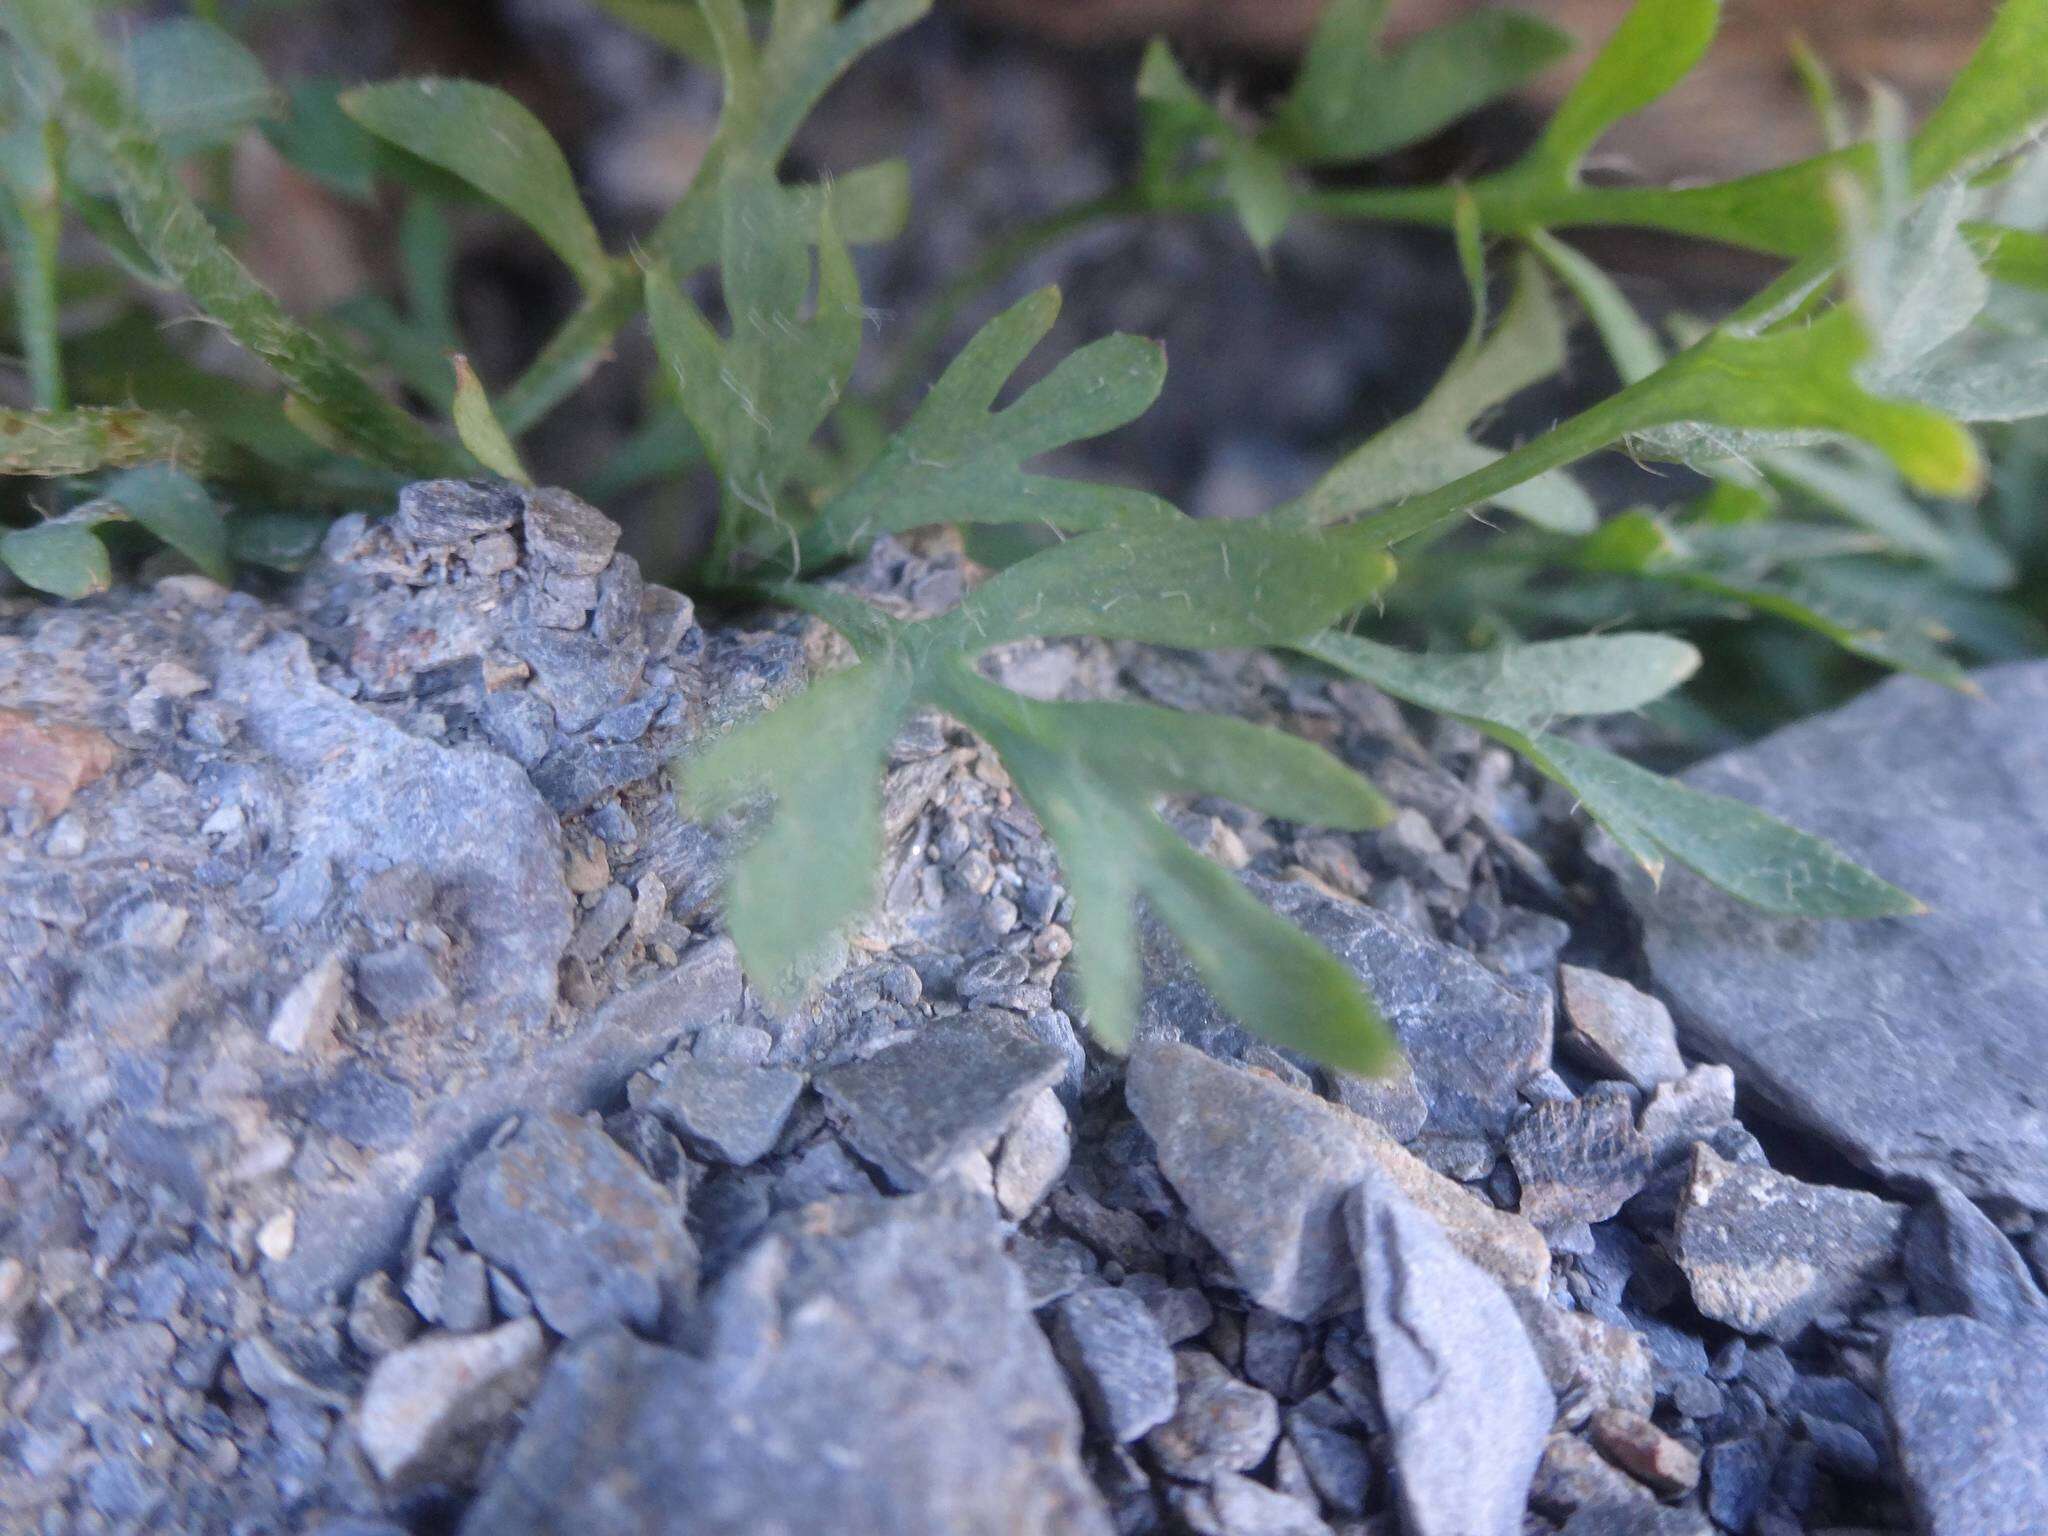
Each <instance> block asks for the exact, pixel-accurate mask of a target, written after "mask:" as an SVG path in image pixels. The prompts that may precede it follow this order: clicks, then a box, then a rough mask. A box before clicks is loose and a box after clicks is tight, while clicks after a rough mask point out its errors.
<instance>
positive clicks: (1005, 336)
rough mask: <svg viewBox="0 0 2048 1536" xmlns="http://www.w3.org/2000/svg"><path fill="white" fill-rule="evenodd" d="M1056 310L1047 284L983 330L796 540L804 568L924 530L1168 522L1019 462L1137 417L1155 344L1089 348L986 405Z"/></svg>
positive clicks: (1150, 379)
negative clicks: (998, 405) (1011, 396)
mask: <svg viewBox="0 0 2048 1536" xmlns="http://www.w3.org/2000/svg"><path fill="white" fill-rule="evenodd" d="M1059 303H1060V299H1059V291H1058V290H1057V289H1053V288H1046V289H1041V290H1040V291H1039V292H1037V293H1034V294H1032V295H1030V296H1029V297H1028V298H1026V299H1024V300H1022V301H1021V302H1019V303H1017V304H1016V305H1013V306H1012V307H1011V308H1010V309H1008V310H1006V311H1005V312H1004V313H1002V314H1000V315H998V316H997V317H996V318H995V319H993V320H991V321H990V322H989V323H988V324H987V325H985V326H983V327H982V329H981V330H980V331H979V332H978V333H977V334H976V335H975V337H974V339H973V340H972V341H970V342H969V343H968V344H967V346H966V348H965V349H964V350H963V351H962V352H961V353H960V355H959V356H958V357H957V358H955V359H954V360H953V362H952V364H951V366H949V367H948V368H947V369H946V371H945V372H944V373H943V374H941V375H940V377H939V380H938V382H937V383H936V384H934V385H933V386H932V388H931V392H930V393H929V394H927V395H926V396H925V398H924V401H923V403H922V404H921V405H919V406H918V408H917V410H916V412H915V413H914V414H913V415H912V416H911V418H910V420H909V421H908V422H906V423H905V424H904V426H903V429H902V430H901V431H899V432H898V433H896V435H895V436H894V437H892V438H891V439H890V440H889V443H888V446H887V447H885V448H884V449H883V450H882V452H881V454H880V455H879V456H878V457H877V458H876V459H875V461H874V462H873V463H872V464H871V465H869V466H868V468H867V469H866V471H865V472H864V473H862V474H861V475H860V477H859V478H858V479H856V480H855V481H854V482H853V484H851V485H849V486H847V487H846V488H845V489H844V490H843V491H841V492H840V493H839V494H838V495H837V496H835V497H834V498H833V499H832V500H831V501H830V502H829V503H828V504H827V505H826V506H825V508H824V509H823V511H822V512H821V513H820V514H819V517H818V521H817V524H816V526H815V527H813V528H812V529H811V530H810V532H809V533H808V534H806V536H805V539H804V559H805V563H806V564H815V563H817V562H819V561H823V560H829V559H832V558H835V557H837V556H840V555H844V554H849V553H852V552H853V551H854V550H856V549H858V548H859V547H861V546H862V545H864V544H866V543H867V542H869V541H870V540H872V539H874V538H877V537H879V536H880V535H882V534H886V533H900V532H904V531H906V530H908V529H912V528H921V527H924V526H927V525H929V524H933V523H964V524H977V523H1041V524H1044V525H1045V526H1046V527H1049V528H1054V529H1058V530H1060V531H1062V532H1069V533H1079V532H1086V531H1088V530H1090V529H1097V528H1108V527H1113V526H1140V525H1149V524H1158V523H1161V522H1164V521H1166V520H1169V519H1172V518H1174V517H1176V514H1175V513H1174V511H1173V509H1172V508H1171V507H1169V506H1167V505H1166V504H1165V503H1164V502H1162V501H1160V500H1159V499H1158V498H1156V497H1153V496H1149V495H1146V494H1145V493H1143V492H1140V491H1131V490H1125V489H1123V488H1121V487H1114V486H1101V485H1088V484H1083V483H1080V482H1076V481H1070V480H1061V479H1056V478H1053V477H1051V476H1045V475H1037V474H1032V473H1031V472H1029V471H1028V470H1026V469H1025V467H1024V466H1025V465H1026V464H1027V463H1029V462H1030V461H1031V460H1033V459H1035V458H1038V457H1040V456H1041V455H1043V454H1046V453H1049V452H1051V451H1052V450H1054V449H1056V448H1063V447H1065V446H1067V445H1068V444H1069V443H1075V442H1080V441H1082V440H1084V439H1087V438H1091V437H1097V436H1100V435H1101V434H1103V433H1105V432H1112V431H1114V430H1115V429H1116V428H1118V427H1120V426H1123V425H1124V424H1125V423H1126V422H1129V421H1132V420H1134V419H1135V418H1137V417H1138V416H1140V415H1142V414H1143V413H1144V411H1145V409H1146V408H1147V407H1148V406H1150V405H1151V404H1152V402H1153V401H1154V400H1155V399H1157V398H1158V395H1159V390H1160V386H1161V385H1162V384H1163V383H1164V382H1165V379H1166V355H1165V353H1164V352H1163V351H1162V350H1161V348H1160V347H1159V346H1158V344H1157V343H1155V342H1149V341H1144V340H1141V339H1140V338H1138V337H1135V336H1108V337H1104V338H1102V339H1101V340H1099V341H1094V342H1091V343H1089V344H1088V345H1087V346H1085V347H1082V348H1081V349H1080V350H1079V351H1077V352H1074V353H1071V354H1069V355H1068V356H1067V357H1065V358H1063V359H1062V360H1061V361H1060V364H1059V366H1058V367H1056V368H1054V369H1053V371H1052V372H1051V373H1049V374H1047V375H1046V376H1045V377H1044V378H1043V379H1041V380H1039V381H1038V382H1037V383H1036V384H1034V385H1032V386H1031V387H1030V388H1029V389H1027V390H1025V391H1024V392H1023V393H1022V394H1021V395H1019V396H1018V397H1017V399H1016V400H1015V401H1014V402H1012V403H1011V404H1010V405H1008V406H1006V407H1005V408H1004V409H1002V410H1000V411H996V410H992V409H991V407H992V406H993V405H994V403H995V399H996V396H997V395H998V394H999V393H1000V392H1001V391H1002V388H1003V386H1004V385H1005V384H1006V383H1008V381H1009V379H1010V376H1011V375H1012V374H1014V373H1015V372H1016V371H1017V369H1018V368H1020V367H1022V366H1023V363H1024V359H1025V358H1026V357H1028V356H1029V355H1030V354H1031V352H1032V350H1033V349H1034V348H1035V347H1037V345H1038V344H1039V342H1040V341H1042V340H1044V338H1045V335H1046V333H1047V332H1048V331H1050V330H1051V329H1052V324H1053V321H1054V319H1055V318H1056V317H1057V316H1058V314H1059Z"/></svg>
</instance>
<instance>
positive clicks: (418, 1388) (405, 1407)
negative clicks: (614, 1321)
mask: <svg viewBox="0 0 2048 1536" xmlns="http://www.w3.org/2000/svg"><path fill="white" fill-rule="evenodd" d="M540 1359H541V1331H540V1324H539V1323H536V1322H535V1321H534V1320H533V1319H532V1318H530V1317H527V1318H521V1319H520V1320H519V1321H518V1322H514V1323H506V1324H503V1325H502V1326H500V1327H497V1328H493V1329H491V1330H490V1332H488V1333H457V1334H435V1335H432V1336H430V1337H428V1338H424V1339H420V1340H418V1341H416V1342H414V1343H411V1344H408V1345H406V1346H405V1347H404V1348H403V1349H399V1350H396V1351H394V1352H393V1353H391V1354H388V1355H386V1356H385V1357H384V1358H383V1359H382V1360H380V1361H379V1362H378V1363H377V1368H376V1369H375V1370H374V1371H372V1372H371V1373H370V1379H369V1382H368V1383H367V1384H366V1385H365V1386H364V1388H363V1399H362V1402H361V1403H360V1404H359V1405H358V1407H357V1408H356V1413H355V1429H356V1443H357V1444H359V1445H360V1446H362V1448H363V1454H364V1455H365V1456H366V1457H368V1458H369V1461H370V1465H371V1466H372V1467H374V1468H376V1469H377V1475H378V1476H379V1477H381V1478H383V1479H384V1481H385V1483H386V1484H387V1485H389V1486H391V1487H394V1488H401V1487H407V1486H411V1485H414V1484H417V1483H423V1482H429V1481H439V1482H461V1481H463V1480H464V1479H466V1478H468V1477H470V1476H471V1475H473V1474H474V1473H475V1471H476V1468H477V1463H478V1461H479V1460H480V1459H481V1457H482V1455H483V1452H484V1449H485V1447H486V1445H487V1444H488V1442H489V1440H490V1438H491V1437H492V1435H493V1434H494V1433H495V1431H496V1430H497V1428H498V1427H499V1425H501V1424H502V1423H503V1422H504V1420H505V1419H506V1418H507V1417H508V1416H509V1415H510V1414H511V1413H512V1411H513V1410H514V1409H515V1408H517V1407H518V1406H519V1405H520V1404H521V1403H522V1402H524V1401H525V1400H526V1399H527V1397H529V1396H530V1395H531V1394H532V1392H533V1388H534V1386H535V1385H536V1383H537V1382H538V1380H539V1375H540V1371H539V1366H540Z"/></svg>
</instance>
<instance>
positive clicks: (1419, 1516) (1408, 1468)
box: [1345, 1176, 1557, 1536]
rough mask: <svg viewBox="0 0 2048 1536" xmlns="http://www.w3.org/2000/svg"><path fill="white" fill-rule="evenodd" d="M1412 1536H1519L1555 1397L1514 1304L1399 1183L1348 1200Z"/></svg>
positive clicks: (1366, 1185)
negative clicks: (1409, 1198)
mask: <svg viewBox="0 0 2048 1536" xmlns="http://www.w3.org/2000/svg"><path fill="white" fill-rule="evenodd" d="M1345 1215H1346V1219H1347V1222H1348V1225H1349V1228H1350V1233H1351V1242H1352V1246H1353V1248H1354V1249H1355V1251H1356V1253H1357V1260H1358V1266H1359V1270H1360V1273H1361V1275H1362V1277H1363V1282H1364V1296H1365V1309H1364V1310H1365V1330H1366V1333H1367V1335H1368V1336H1369V1337H1370V1339H1371V1340H1372V1356H1373V1364H1374V1366H1375V1368H1376V1373H1377V1378H1378V1382H1379V1395H1380V1407H1381V1409H1382V1410H1383V1411H1384V1412H1385V1414H1386V1418H1387V1424H1388V1428H1389V1431H1390V1434H1391V1438H1392V1442H1393V1455H1394V1486H1395V1491H1396V1494H1397V1496H1398V1497H1399V1499H1400V1504H1401V1511H1402V1514H1403V1517H1404V1521H1405V1526H1406V1529H1407V1530H1408V1531H1409V1532H1411V1533H1412V1536H1520V1533H1521V1530H1522V1513H1523V1511H1524V1509H1525V1508H1526V1507H1527V1506H1528V1502H1529V1484H1530V1481H1531V1480H1532V1478H1533V1477H1534V1476H1535V1472H1536V1464H1537V1462H1538V1461H1539V1460H1540V1459H1541V1458H1542V1455H1543V1446H1544V1441H1545V1439H1546V1438H1547V1437H1548V1435H1549V1432H1550V1425H1551V1420H1552V1418H1553V1416H1554V1414H1555V1412H1556V1407H1557V1404H1556V1401H1555V1400H1554V1399H1553V1398H1552V1397H1551V1395H1550V1388H1549V1386H1548V1385H1547V1384H1546V1383H1545V1381H1544V1379H1543V1367H1542V1366H1541V1365H1540V1364H1539V1363H1538V1362H1537V1359H1536V1351H1535V1350H1534V1349H1533V1348H1532V1347H1531V1346H1530V1344H1529V1339H1528V1335H1527V1334H1526V1333H1524V1332H1523V1330H1522V1323H1521V1320H1520V1318H1518V1317H1517V1316H1516V1315H1515V1309H1514V1306H1513V1304H1512V1303H1510V1302H1509V1300H1508V1298H1507V1296H1506V1294H1505V1293H1503V1292H1502V1290H1501V1288H1500V1287H1499V1285H1497V1284H1496V1283H1495V1282H1494V1281H1493V1280H1492V1279H1491V1278H1490V1277H1489V1276H1487V1275H1486V1274H1484V1273H1483V1272H1482V1271H1481V1270H1480V1269H1479V1268H1478V1267H1477V1266H1475V1265H1474V1264H1472V1263H1471V1262H1470V1261H1469V1260H1468V1259H1466V1258H1465V1257H1464V1256H1463V1255H1461V1254H1460V1253H1459V1252H1458V1251H1457V1249H1455V1248H1454V1247H1453V1246H1452V1245H1451V1243H1450V1242H1449V1240H1448V1239H1447V1238H1446V1236H1445V1234H1444V1232H1443V1229H1442V1228H1441V1227H1439V1226H1438V1225H1437V1224H1436V1223H1435V1222H1434V1221H1432V1220H1430V1219H1429V1217H1427V1216H1426V1215H1424V1214H1423V1213H1422V1212H1421V1211H1419V1210H1417V1209H1416V1208H1415V1207H1414V1206H1413V1205H1412V1204H1410V1203H1409V1202H1408V1201H1407V1200H1406V1199H1404V1198H1403V1197H1402V1196H1401V1194H1400V1192H1399V1191H1398V1190H1396V1189H1395V1188H1394V1187H1393V1186H1392V1184H1391V1182H1390V1181H1388V1180H1386V1179H1385V1178H1382V1177H1378V1176H1368V1177H1367V1178H1366V1179H1365V1181H1364V1182H1363V1183H1361V1184H1360V1185H1359V1186H1358V1188H1357V1189H1356V1190H1355V1191H1354V1192H1353V1194H1352V1195H1351V1197H1350V1199H1349V1200H1347V1201H1346V1202H1345Z"/></svg>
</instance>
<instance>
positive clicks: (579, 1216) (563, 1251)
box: [455, 1114, 697, 1338]
mask: <svg viewBox="0 0 2048 1536" xmlns="http://www.w3.org/2000/svg"><path fill="white" fill-rule="evenodd" d="M455 1214H456V1218H457V1220H459V1221H460V1222H461V1223H462V1231H463V1235H464V1236H466V1237H467V1238H468V1239H469V1240H470V1242H471V1243H472V1244H474V1245H475V1247H476V1249H477V1251H478V1252H480V1253H482V1254H483V1255H484V1256H485V1257H486V1258H488V1259H490V1260H491V1262H492V1263H494V1264H498V1265H501V1266H503V1267H504V1268H505V1269H507V1270H509V1271H510V1272H511V1273H512V1274H513V1275H514V1276H515V1277H516V1278H517V1279H518V1281H519V1283H520V1284H521V1285H522V1286H523V1287H525V1289H526V1291H527V1293H528V1294H529V1295H530V1296H532V1298H533V1304H534V1306H535V1307H536V1308H537V1309H538V1310H539V1312H540V1315H541V1318H542V1320H543V1321H544V1322H546V1323H547V1325H548V1326H549V1327H550V1328H552V1329H554V1330H555V1332H557V1333H559V1334H562V1335H564V1336H566V1337H569V1338H574V1337H576V1336H577V1335H578V1334H582V1333H587V1332H589V1331H590V1330H591V1329H593V1328H597V1327H600V1326H602V1325H603V1324H605V1323H610V1322H622V1323H627V1324H630V1325H632V1326H634V1327H637V1328H650V1329H651V1328H653V1327H654V1326H655V1325H656V1324H657V1323H658V1322H659V1321H660V1320H661V1315H662V1311H663V1308H664V1305H665V1304H666V1303H667V1302H668V1301H669V1300H670V1299H671V1298H676V1299H687V1298H688V1297H689V1295H690V1294H691V1293H692V1292H693V1291H694V1289H695V1287H696V1279H697V1250H696V1244H695V1243H694V1242H692V1241H691V1239H690V1235H689V1233H688V1232H687V1231H685V1230H684V1228H683V1216H682V1211H681V1208H680V1207H679V1206H678V1205H677V1203H676V1201H675V1199H674V1197H673V1196H671V1195H670V1193H669V1192H668V1191H667V1190H665V1189H663V1188H662V1187H661V1185H659V1184H657V1183H656V1182H655V1181H654V1180H653V1179H652V1178H651V1177H649V1176H648V1174H647V1171H646V1170H645V1169H643V1168H642V1167H641V1166H640V1164H639V1163H637V1162H635V1161H634V1160H633V1158H632V1157H631V1156H630V1155H628V1154H627V1153H626V1151H625V1150H624V1149H623V1148H621V1147H620V1146H619V1144H618V1143H617V1142H615V1141H613V1140H612V1139H611V1137H609V1136H607V1135H605V1133H604V1132H603V1131H602V1130H600V1129H599V1128H598V1127H597V1126H595V1125H593V1124H591V1123H590V1122H589V1121H587V1120H581V1119H578V1118H577V1117H576V1116H574V1115H566V1114H545V1115H535V1116H532V1117H531V1118H529V1119H528V1120H527V1121H526V1122H525V1123H524V1124H522V1125H521V1126H520V1128H519V1130H518V1132H517V1133H516V1134H514V1135H513V1136H512V1137H511V1138H510V1139H509V1140H507V1141H505V1142H504V1143H502V1144H501V1145H499V1146H495V1147H492V1148H490V1149H489V1150H487V1151H485V1152H483V1153H482V1154H480V1155H479V1156H478V1157H477V1158H476V1159H475V1161H473V1162H472V1163H471V1164H470V1165H469V1167H468V1168H466V1169H464V1170H463V1174H462V1179H461V1182H460V1183H458V1184H457V1185H456V1187H455Z"/></svg>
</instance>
